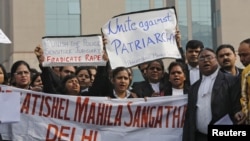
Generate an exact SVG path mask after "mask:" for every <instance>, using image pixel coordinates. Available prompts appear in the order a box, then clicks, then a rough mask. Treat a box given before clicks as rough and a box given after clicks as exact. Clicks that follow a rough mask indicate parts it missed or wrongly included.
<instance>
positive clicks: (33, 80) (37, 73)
mask: <svg viewBox="0 0 250 141" xmlns="http://www.w3.org/2000/svg"><path fill="white" fill-rule="evenodd" d="M39 76H41V73H40V72H33V74H32V77H31V82H30V86H34V82H35V80H36V79H37V77H39Z"/></svg>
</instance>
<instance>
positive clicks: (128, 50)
mask: <svg viewBox="0 0 250 141" xmlns="http://www.w3.org/2000/svg"><path fill="white" fill-rule="evenodd" d="M176 25H177V20H176V14H175V9H174V8H161V9H154V10H147V11H138V12H135V13H126V14H122V15H118V16H115V17H113V18H112V19H111V20H109V21H108V22H107V23H106V24H105V25H104V26H103V27H102V31H103V33H104V36H105V38H107V44H106V50H107V54H108V57H109V60H110V64H111V68H112V69H114V68H116V67H119V66H125V67H131V66H135V65H137V64H140V63H143V62H147V61H152V60H155V59H161V58H181V55H180V53H179V50H178V48H177V44H176V39H175V32H176Z"/></svg>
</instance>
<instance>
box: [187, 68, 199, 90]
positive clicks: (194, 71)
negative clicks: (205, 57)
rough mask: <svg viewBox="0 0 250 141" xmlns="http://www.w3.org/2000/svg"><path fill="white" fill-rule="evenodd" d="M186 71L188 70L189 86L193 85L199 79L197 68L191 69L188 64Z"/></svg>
mask: <svg viewBox="0 0 250 141" xmlns="http://www.w3.org/2000/svg"><path fill="white" fill-rule="evenodd" d="M188 70H189V79H190V85H192V84H194V82H196V81H197V80H198V79H200V70H199V66H198V65H197V66H196V67H192V66H190V65H189V64H188Z"/></svg>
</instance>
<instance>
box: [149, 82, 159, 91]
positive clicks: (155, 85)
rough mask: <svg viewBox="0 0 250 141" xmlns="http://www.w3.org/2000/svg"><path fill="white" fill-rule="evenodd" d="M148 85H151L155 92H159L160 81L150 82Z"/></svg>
mask: <svg viewBox="0 0 250 141" xmlns="http://www.w3.org/2000/svg"><path fill="white" fill-rule="evenodd" d="M150 85H151V86H152V88H153V90H154V92H156V93H159V92H160V82H158V83H150Z"/></svg>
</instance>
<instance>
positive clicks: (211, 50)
mask: <svg viewBox="0 0 250 141" xmlns="http://www.w3.org/2000/svg"><path fill="white" fill-rule="evenodd" d="M204 50H207V51H210V52H212V53H213V54H214V55H216V54H215V52H214V50H213V49H211V48H208V47H206V48H203V49H202V50H201V51H200V53H199V56H200V54H201V52H202V51H204Z"/></svg>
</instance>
